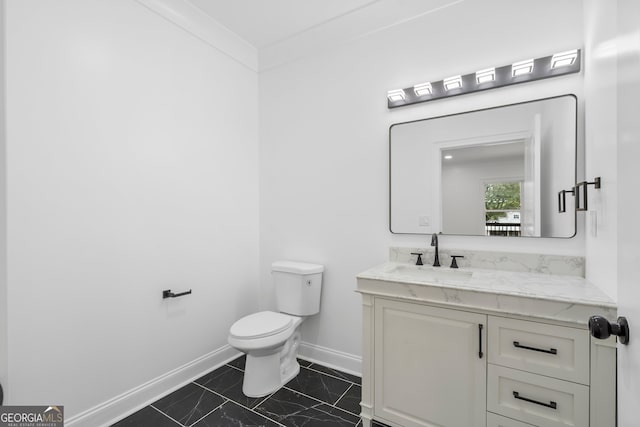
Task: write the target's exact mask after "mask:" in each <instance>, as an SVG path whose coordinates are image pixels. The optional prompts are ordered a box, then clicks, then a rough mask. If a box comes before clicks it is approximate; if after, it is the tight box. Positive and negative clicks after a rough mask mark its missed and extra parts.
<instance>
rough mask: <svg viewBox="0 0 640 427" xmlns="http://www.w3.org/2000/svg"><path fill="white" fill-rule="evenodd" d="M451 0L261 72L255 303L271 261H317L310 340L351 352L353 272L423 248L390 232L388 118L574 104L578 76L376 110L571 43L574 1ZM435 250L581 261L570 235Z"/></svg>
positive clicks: (355, 344) (267, 294)
mask: <svg viewBox="0 0 640 427" xmlns="http://www.w3.org/2000/svg"><path fill="white" fill-rule="evenodd" d="M461 6H462V5H457V6H451V7H449V8H446V9H443V10H440V11H439V12H436V13H434V14H428V15H424V16H422V17H418V18H416V19H414V20H410V21H407V22H405V23H403V24H402V25H399V26H395V27H392V28H389V29H387V30H386V31H382V32H376V33H373V34H369V35H367V36H364V37H360V38H357V39H355V40H352V41H351V42H348V43H344V44H342V45H341V46H339V47H338V48H336V49H332V50H327V51H316V52H315V54H309V55H308V56H307V57H305V58H304V59H301V60H298V61H295V62H291V63H288V64H286V65H283V66H280V67H277V68H273V69H270V70H267V71H264V72H262V73H261V75H260V153H261V154H260V164H261V170H260V180H261V191H260V207H261V216H260V226H261V228H260V229H261V236H260V239H261V243H260V248H261V264H260V266H261V271H260V273H261V278H262V282H263V284H264V286H263V298H262V301H263V306H265V307H273V298H272V297H271V294H272V293H271V290H272V289H271V286H269V283H270V282H269V265H270V263H271V262H272V261H274V260H276V259H279V258H292V259H299V260H305V261H313V262H318V263H323V264H325V265H326V274H325V277H324V288H323V296H322V306H321V313H320V315H318V316H315V317H314V318H312V319H309V320H308V321H307V322H306V323H305V324H304V328H303V339H304V340H305V341H307V342H309V343H314V344H315V345H318V346H321V347H325V348H330V349H334V350H336V351H338V352H341V353H346V354H347V355H355V356H356V357H357V356H359V355H360V354H361V342H360V335H361V321H360V313H361V309H360V298H359V295H358V294H356V293H355V292H354V289H355V286H356V281H355V275H356V274H357V273H358V272H360V271H362V270H364V269H366V268H368V267H371V266H373V265H375V264H378V263H381V262H383V261H385V259H386V258H387V251H388V247H389V246H392V245H397V246H418V247H425V246H426V245H427V243H428V242H427V238H426V237H427V236H413V235H391V234H390V233H389V231H388V140H387V135H388V128H389V126H390V125H391V124H392V123H397V122H405V121H409V120H415V119H420V118H425V117H433V116H439V115H444V114H451V113H454V112H459V111H467V110H473V109H477V108H482V107H489V106H495V105H501V104H510V103H514V102H519V101H525V100H530V99H537V98H543V97H548V96H553V95H559V94H566V93H576V94H577V95H578V96H579V97H581V96H582V76H581V75H573V76H565V77H561V78H555V79H549V80H544V81H539V82H534V83H528V84H523V85H520V86H515V87H509V88H503V89H496V90H491V91H487V92H483V93H477V94H472V95H465V96H460V97H456V98H452V99H449V100H440V101H436V102H431V103H426V104H422V105H416V106H411V107H404V108H399V109H395V110H391V111H390V110H388V109H387V106H386V92H387V90H389V89H393V88H398V87H407V86H409V85H412V84H415V83H419V82H421V81H424V80H430V79H433V80H436V79H441V78H443V77H447V76H450V75H452V74H456V73H463V74H464V73H468V72H473V71H476V70H478V69H482V68H486V67H490V66H493V65H496V66H499V65H504V64H509V63H512V62H515V61H518V60H522V59H526V58H529V57H538V56H543V55H547V54H550V53H554V52H558V51H563V50H568V49H572V48H575V47H581V46H582V44H583V28H582V1H581V0H573V1H563V2H557V1H550V0H548V1H544V2H542V3H541V2H528V3H527V2H513V1H510V0H491V1H483V2H464V8H465V9H464V12H463V11H462V10H461ZM550 10H553V13H549V11H550ZM541 22H544V26H541V25H540V23H541ZM567 23H571V25H567ZM542 28H544V31H542ZM440 244H441V246H442V247H444V248H460V249H470V250H474V249H485V250H487V249H488V250H490V249H493V250H506V251H512V252H547V253H554V254H575V255H583V253H584V248H583V244H584V240H583V235H582V234H581V233H580V235H579V236H578V237H576V238H573V239H513V240H511V239H504V238H500V239H491V238H486V237H462V236H455V237H454V236H443V238H441V239H440Z"/></svg>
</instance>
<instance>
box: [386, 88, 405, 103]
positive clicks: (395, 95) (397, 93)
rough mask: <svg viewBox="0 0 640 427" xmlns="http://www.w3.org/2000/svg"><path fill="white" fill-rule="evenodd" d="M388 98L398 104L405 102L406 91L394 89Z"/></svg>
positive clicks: (388, 94) (388, 93)
mask: <svg viewBox="0 0 640 427" xmlns="http://www.w3.org/2000/svg"><path fill="white" fill-rule="evenodd" d="M387 98H388V99H389V102H398V101H404V100H405V94H404V90H402V89H394V90H390V91H389V92H387Z"/></svg>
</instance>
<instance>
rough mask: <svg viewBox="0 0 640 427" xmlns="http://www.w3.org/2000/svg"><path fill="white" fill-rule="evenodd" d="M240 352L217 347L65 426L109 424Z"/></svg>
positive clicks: (87, 412)
mask: <svg viewBox="0 0 640 427" xmlns="http://www.w3.org/2000/svg"><path fill="white" fill-rule="evenodd" d="M240 354H241V353H239V352H238V351H237V350H236V349H234V348H232V347H230V346H229V345H225V346H223V347H220V348H219V349H217V350H214V351H212V352H211V353H209V354H205V355H204V356H202V357H199V358H197V359H196V360H193V361H191V362H189V363H186V364H184V365H182V366H180V367H179V368H176V369H174V370H172V371H169V372H167V373H165V374H163V375H160V376H159V377H157V378H154V379H153V380H151V381H149V382H147V383H145V384H142V385H140V386H138V387H135V388H133V389H131V390H129V391H126V392H124V393H122V394H121V395H119V396H116V397H114V398H113V399H110V400H107V401H106V402H103V403H101V404H99V405H96V406H94V407H93V408H90V409H88V410H86V411H84V412H82V413H80V414H78V415H74V416H73V417H71V418H69V419H67V420H65V425H66V426H68V427H85V426H86V427H95V426H109V425H111V424H113V423H114V422H116V421H118V420H119V419H121V418H124V417H125V416H127V415H130V414H132V413H134V412H136V411H138V410H140V409H142V408H144V407H145V406H147V405H149V404H150V403H152V402H154V401H156V400H157V399H159V398H160V397H162V396H164V395H166V394H167V393H170V392H172V391H175V390H177V389H179V388H180V387H182V386H184V385H185V384H188V383H190V382H191V381H193V380H195V379H196V378H198V377H200V376H202V375H204V374H205V373H207V372H209V371H211V370H213V369H215V368H218V367H220V366H222V365H224V364H225V363H227V362H229V361H230V360H233V359H235V358H236V357H238V356H239V355H240Z"/></svg>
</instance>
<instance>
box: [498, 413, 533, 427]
mask: <svg viewBox="0 0 640 427" xmlns="http://www.w3.org/2000/svg"><path fill="white" fill-rule="evenodd" d="M487 427H535V426H533V425H532V424H526V423H523V422H521V421H516V420H514V419H512V418H507V417H503V416H502V415H496V414H492V413H491V412H487Z"/></svg>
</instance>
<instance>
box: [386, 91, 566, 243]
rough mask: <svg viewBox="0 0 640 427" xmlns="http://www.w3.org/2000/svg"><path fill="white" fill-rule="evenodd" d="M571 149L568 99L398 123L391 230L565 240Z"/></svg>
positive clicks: (392, 146) (393, 135) (393, 134)
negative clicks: (563, 195)
mask: <svg viewBox="0 0 640 427" xmlns="http://www.w3.org/2000/svg"><path fill="white" fill-rule="evenodd" d="M576 150H577V99H576V97H575V96H573V95H565V96H560V97H555V98H547V99H542V100H536V101H530V102H524V103H520V104H513V105H507V106H501V107H495V108H489V109H485V110H478V111H471V112H466V113H460V114H454V115H450V116H442V117H434V118H429V119H424V120H417V121H412V122H406V123H396V124H394V125H392V126H391V127H390V128H389V155H390V186H389V189H390V194H389V201H390V216H389V223H390V230H391V232H392V233H406V234H431V233H443V234H460V235H480V236H522V237H565V238H568V237H573V236H574V235H575V234H576V213H575V206H574V198H573V197H572V195H571V193H570V191H571V190H572V189H573V187H574V186H575V185H576ZM562 190H568V191H569V192H568V193H567V195H566V206H565V209H566V212H562V213H561V212H559V210H560V206H559V202H561V200H559V197H558V193H559V192H560V191H562Z"/></svg>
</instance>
